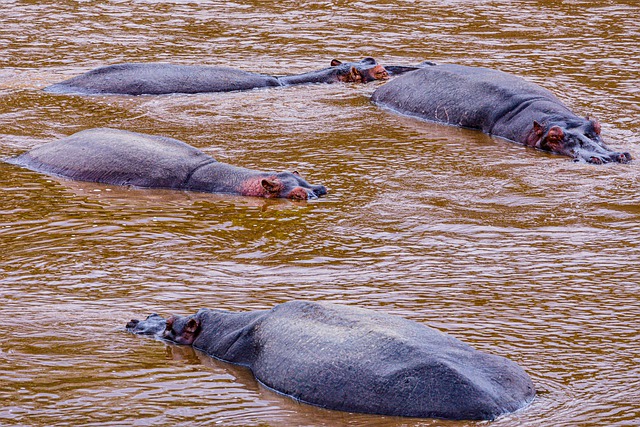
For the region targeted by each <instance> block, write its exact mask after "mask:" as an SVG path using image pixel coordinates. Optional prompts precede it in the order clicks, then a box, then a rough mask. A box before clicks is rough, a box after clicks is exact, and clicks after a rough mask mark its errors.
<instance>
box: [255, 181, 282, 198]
mask: <svg viewBox="0 0 640 427" xmlns="http://www.w3.org/2000/svg"><path fill="white" fill-rule="evenodd" d="M260 185H262V188H264V189H265V190H267V191H268V192H269V193H272V194H277V193H279V192H280V190H281V189H282V184H280V181H278V180H277V179H275V178H263V179H262V181H260Z"/></svg>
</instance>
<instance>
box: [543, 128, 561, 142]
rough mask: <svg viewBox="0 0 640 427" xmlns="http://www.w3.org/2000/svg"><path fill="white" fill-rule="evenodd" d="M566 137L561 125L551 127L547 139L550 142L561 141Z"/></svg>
mask: <svg viewBox="0 0 640 427" xmlns="http://www.w3.org/2000/svg"><path fill="white" fill-rule="evenodd" d="M563 138H564V132H563V131H562V128H560V126H553V127H552V128H551V129H549V133H548V134H547V140H549V141H550V142H560V141H562V139H563Z"/></svg>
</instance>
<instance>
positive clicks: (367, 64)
mask: <svg viewBox="0 0 640 427" xmlns="http://www.w3.org/2000/svg"><path fill="white" fill-rule="evenodd" d="M331 66H332V67H334V68H335V69H336V72H337V78H338V80H339V81H341V82H345V83H369V82H372V81H374V80H387V79H388V78H389V73H387V70H385V68H384V67H383V66H382V65H379V64H378V63H377V62H376V60H375V59H373V58H364V59H362V60H360V61H358V62H342V61H339V60H337V59H334V60H332V61H331Z"/></svg>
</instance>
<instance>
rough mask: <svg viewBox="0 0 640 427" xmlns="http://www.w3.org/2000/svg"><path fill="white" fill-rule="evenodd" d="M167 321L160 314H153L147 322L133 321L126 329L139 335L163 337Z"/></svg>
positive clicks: (148, 317)
mask: <svg viewBox="0 0 640 427" xmlns="http://www.w3.org/2000/svg"><path fill="white" fill-rule="evenodd" d="M166 324H167V322H166V320H164V318H163V317H162V316H160V315H158V314H155V313H153V314H151V315H149V316H147V318H146V319H145V320H137V319H133V320H131V321H130V322H129V323H127V325H126V326H125V329H126V330H127V331H129V332H131V333H132V334H137V335H161V334H162V332H163V331H164V330H165V328H166Z"/></svg>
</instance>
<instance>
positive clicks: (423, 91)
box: [371, 64, 631, 164]
mask: <svg viewBox="0 0 640 427" xmlns="http://www.w3.org/2000/svg"><path fill="white" fill-rule="evenodd" d="M371 99H372V101H373V102H374V103H376V104H378V105H380V106H382V107H386V108H388V109H390V110H393V111H395V112H398V113H401V114H406V115H409V116H414V117H418V118H421V119H424V120H430V121H435V122H441V123H446V124H449V125H454V126H461V127H465V128H471V129H479V130H481V131H483V132H485V133H488V134H489V135H493V136H497V137H501V138H505V139H508V140H510V141H515V142H519V143H521V144H524V145H526V146H529V147H535V148H538V149H540V150H544V151H550V152H552V153H556V154H561V155H565V156H569V157H571V158H573V159H575V160H584V161H586V162H589V163H596V164H601V163H607V162H620V163H627V162H629V161H630V160H631V155H630V154H629V153H620V152H616V151H613V150H611V149H610V148H608V147H607V146H606V145H605V144H604V142H603V141H602V138H601V137H600V124H599V123H598V122H597V121H595V120H591V119H589V117H586V118H585V117H580V116H577V115H576V114H574V113H573V112H571V110H569V108H567V107H566V106H565V105H564V104H562V102H560V100H559V99H558V98H556V97H555V96H554V95H553V94H552V93H551V92H549V91H548V90H546V89H543V88H542V87H540V86H538V85H536V84H533V83H530V82H527V81H526V80H524V79H522V78H519V77H516V76H513V75H511V74H507V73H504V72H501V71H496V70H490V69H487V68H479V67H466V66H462V65H454V64H442V65H434V66H430V67H422V68H420V69H418V70H415V71H412V72H409V73H406V74H405V75H403V76H400V77H398V78H397V79H394V80H393V81H391V82H389V83H387V84H385V85H383V86H381V87H379V88H378V89H376V91H375V92H374V93H373V95H372V97H371Z"/></svg>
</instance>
